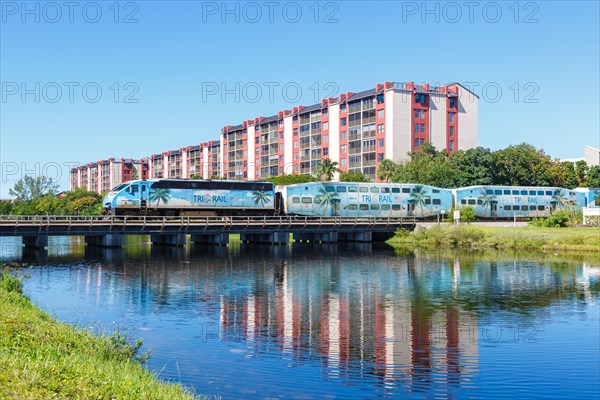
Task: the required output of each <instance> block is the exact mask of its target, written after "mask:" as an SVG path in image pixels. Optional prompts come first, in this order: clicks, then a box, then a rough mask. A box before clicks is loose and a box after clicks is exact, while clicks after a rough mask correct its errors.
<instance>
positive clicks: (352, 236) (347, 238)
mask: <svg viewBox="0 0 600 400" xmlns="http://www.w3.org/2000/svg"><path fill="white" fill-rule="evenodd" d="M338 237H339V240H340V242H363V243H365V242H372V241H373V232H370V231H367V232H340V233H339V234H338Z"/></svg>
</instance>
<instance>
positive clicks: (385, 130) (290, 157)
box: [71, 82, 479, 190]
mask: <svg viewBox="0 0 600 400" xmlns="http://www.w3.org/2000/svg"><path fill="white" fill-rule="evenodd" d="M478 100H479V99H478V97H477V96H476V95H475V94H474V93H473V92H471V91H470V90H469V89H467V88H465V87H464V86H462V85H461V84H459V83H452V84H448V85H444V86H433V85H430V84H427V83H425V84H415V83H414V82H385V83H383V84H377V85H376V86H375V87H374V88H371V89H369V90H365V91H362V92H358V93H353V92H347V93H343V94H341V95H340V96H338V97H333V98H328V99H323V100H322V101H321V102H320V103H317V104H313V105H310V106H297V107H294V108H292V109H291V110H282V111H279V112H278V113H277V114H275V115H272V116H270V117H262V116H261V117H256V118H254V119H248V120H245V121H242V122H241V123H239V124H237V125H227V126H225V127H223V129H222V130H221V133H220V137H219V139H218V140H213V141H210V142H205V143H201V144H199V145H194V146H188V147H185V148H181V149H178V150H171V151H167V152H163V153H160V154H154V155H152V156H150V157H148V158H147V159H145V161H143V162H142V161H140V163H141V164H140V165H145V168H146V170H147V177H148V178H184V179H185V178H191V177H198V178H204V179H208V178H210V177H220V178H225V179H233V180H257V179H266V178H269V177H273V176H278V175H284V174H313V173H314V172H315V171H316V170H317V168H318V164H319V163H320V162H321V160H323V159H324V158H329V159H331V160H332V161H337V162H338V163H339V166H340V169H341V171H343V172H362V173H363V174H365V175H367V176H368V177H370V178H371V179H373V180H375V179H376V177H377V165H378V164H379V163H380V162H381V161H383V160H384V159H391V160H395V161H400V160H404V159H406V158H407V157H408V154H409V152H412V151H417V150H419V149H420V148H421V146H422V145H423V144H424V143H425V142H431V143H432V144H433V145H434V146H436V147H437V148H438V149H447V151H448V152H449V153H452V152H455V151H457V150H466V149H469V148H472V147H476V146H477V139H478V131H477V118H478V117H477V113H478ZM110 160H114V159H110ZM110 160H108V161H100V162H97V163H92V164H88V165H86V166H82V167H78V168H74V169H73V170H74V171H80V170H81V172H76V173H74V172H73V171H72V174H71V175H72V179H71V187H72V188H74V187H80V186H83V187H90V188H98V187H100V188H102V189H104V188H107V187H109V186H110V185H111V184H112V185H113V186H114V185H115V184H118V183H121V182H122V181H123V180H127V179H125V177H126V174H125V173H124V172H122V171H121V170H119V167H115V166H112V165H113V164H115V165H116V164H118V163H116V162H115V161H113V164H111V163H110ZM107 162H108V164H106V163H107ZM121 164H122V163H121ZM114 168H117V172H115V171H113V169H114ZM84 170H85V171H84ZM125 170H126V168H125V169H123V171H125ZM138 176H141V175H139V174H138ZM336 178H337V177H336ZM120 179H121V180H120ZM93 190H96V189H93Z"/></svg>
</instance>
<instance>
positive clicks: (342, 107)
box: [340, 103, 346, 111]
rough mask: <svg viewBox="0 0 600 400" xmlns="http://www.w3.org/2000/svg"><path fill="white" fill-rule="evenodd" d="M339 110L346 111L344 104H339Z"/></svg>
mask: <svg viewBox="0 0 600 400" xmlns="http://www.w3.org/2000/svg"><path fill="white" fill-rule="evenodd" d="M340 110H342V111H346V103H344V104H340Z"/></svg>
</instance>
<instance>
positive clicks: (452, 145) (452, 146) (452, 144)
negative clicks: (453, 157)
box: [448, 140, 454, 151]
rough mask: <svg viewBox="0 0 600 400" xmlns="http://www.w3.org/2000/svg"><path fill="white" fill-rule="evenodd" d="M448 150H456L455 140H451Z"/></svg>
mask: <svg viewBox="0 0 600 400" xmlns="http://www.w3.org/2000/svg"><path fill="white" fill-rule="evenodd" d="M448 150H450V151H454V140H451V141H450V143H449V145H448Z"/></svg>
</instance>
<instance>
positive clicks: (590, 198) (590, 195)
mask: <svg viewBox="0 0 600 400" xmlns="http://www.w3.org/2000/svg"><path fill="white" fill-rule="evenodd" d="M573 190H574V191H575V192H579V193H583V195H584V196H585V206H586V207H600V188H577V189H573Z"/></svg>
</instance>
